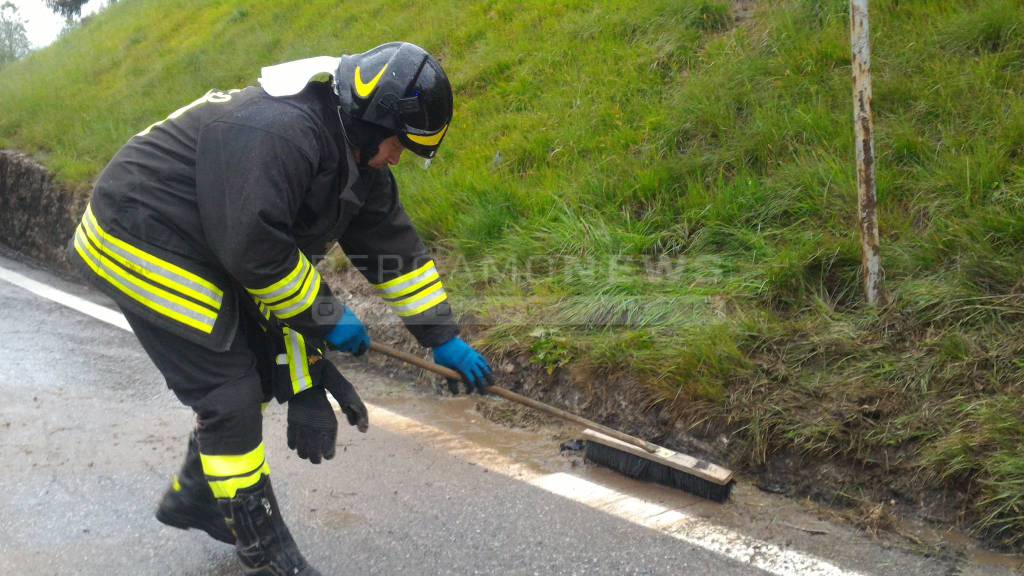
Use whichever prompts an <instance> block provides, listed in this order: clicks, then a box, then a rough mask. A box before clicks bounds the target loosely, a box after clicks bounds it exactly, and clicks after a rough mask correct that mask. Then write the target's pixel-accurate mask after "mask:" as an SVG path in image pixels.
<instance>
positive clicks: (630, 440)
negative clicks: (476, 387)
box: [370, 342, 658, 454]
mask: <svg viewBox="0 0 1024 576" xmlns="http://www.w3.org/2000/svg"><path fill="white" fill-rule="evenodd" d="M370 350H373V351H374V352H380V353H381V354H384V355H385V356H390V357H392V358H394V359H396V360H401V361H402V362H406V363H408V364H412V365H413V366H418V367H420V368H423V369H424V370H427V371H428V372H433V373H434V374H437V375H439V376H443V377H444V378H447V379H448V380H462V375H461V374H459V373H458V372H456V371H455V370H452V369H451V368H445V367H444V366H441V365H439V364H435V363H433V362H430V361H429V360H424V359H423V358H420V357H419V356H416V355H413V354H409V353H408V352H403V351H401V350H399V349H397V348H393V347H391V346H388V345H387V344H381V343H380V342H371V343H370ZM486 390H487V392H488V393H489V394H494V395H495V396H501V397H502V398H504V399H506V400H511V401H512V402H516V403H518V404H522V405H523V406H529V407H530V408H533V409H535V410H540V411H541V412H545V413H547V414H550V415H552V416H556V417H558V418H561V419H563V420H568V421H569V422H574V423H576V424H579V425H580V426H585V427H587V428H590V429H592V430H597V431H598V432H600V433H602V434H604V435H605V436H611V437H612V438H615V439H617V440H621V441H623V442H625V443H627V444H632V445H633V446H637V447H639V448H643V449H644V450H646V451H648V452H650V453H652V454H653V453H654V452H656V451H657V450H658V447H657V446H655V445H654V444H652V443H650V442H648V441H646V440H643V439H641V438H637V437H636V436H630V435H629V434H626V433H625V432H619V431H618V430H615V429H614V428H609V427H607V426H604V425H602V424H598V423H597V422H594V421H593V420H587V419H586V418H584V417H582V416H577V415H575V414H573V413H572V412H566V411H565V410H562V409H561V408H555V407H554V406H550V405H548V404H545V403H543V402H540V401H538V400H534V399H533V398H527V397H526V396H523V395H521V394H516V393H515V392H512V391H511V390H506V389H504V388H501V387H500V386H488V387H487V388H486Z"/></svg>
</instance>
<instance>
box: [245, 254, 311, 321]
mask: <svg viewBox="0 0 1024 576" xmlns="http://www.w3.org/2000/svg"><path fill="white" fill-rule="evenodd" d="M296 254H298V261H297V262H296V263H295V266H294V267H293V268H292V270H291V272H289V273H288V274H286V275H285V277H284V278H281V279H280V280H278V281H277V282H274V283H273V284H271V285H270V286H267V287H265V288H246V290H248V292H249V294H251V295H252V296H253V297H254V298H255V299H256V301H257V302H258V303H260V304H263V305H264V306H266V307H267V308H269V309H270V311H271V312H273V313H274V316H277V317H278V318H281V319H282V320H287V319H288V318H292V317H294V316H298V315H299V314H301V313H303V312H305V311H306V310H308V309H309V307H310V306H312V305H313V301H314V300H316V296H317V294H319V293H320V273H319V272H317V271H316V268H315V267H314V266H313V264H312V263H311V262H310V261H309V258H306V256H305V255H304V254H303V253H302V252H298V251H296Z"/></svg>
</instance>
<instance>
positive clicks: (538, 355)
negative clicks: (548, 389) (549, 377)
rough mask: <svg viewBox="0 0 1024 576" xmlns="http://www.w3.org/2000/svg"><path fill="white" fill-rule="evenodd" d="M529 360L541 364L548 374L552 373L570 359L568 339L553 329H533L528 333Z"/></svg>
mask: <svg viewBox="0 0 1024 576" xmlns="http://www.w3.org/2000/svg"><path fill="white" fill-rule="evenodd" d="M530 337H531V338H533V339H534V340H533V343H532V344H531V345H530V353H531V356H530V362H532V363H534V364H536V365H538V366H541V367H543V368H544V370H545V371H546V372H547V373H548V374H554V372H555V370H558V369H559V368H561V367H562V366H565V365H566V364H568V363H569V362H571V361H572V359H573V357H572V352H571V350H570V346H569V340H568V339H567V338H565V337H564V336H560V335H559V334H558V332H557V331H554V330H535V331H533V332H531V333H530Z"/></svg>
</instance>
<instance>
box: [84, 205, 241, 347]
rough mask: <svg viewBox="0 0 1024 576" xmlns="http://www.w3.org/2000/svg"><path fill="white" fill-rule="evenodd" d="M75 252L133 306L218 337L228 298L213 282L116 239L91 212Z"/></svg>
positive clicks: (86, 218) (88, 212)
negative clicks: (220, 313)
mask: <svg viewBox="0 0 1024 576" xmlns="http://www.w3.org/2000/svg"><path fill="white" fill-rule="evenodd" d="M74 246H75V251H76V252H77V253H78V255H79V256H80V257H81V258H82V261H83V262H85V264H86V265H87V266H88V267H89V268H90V269H91V270H92V271H93V272H94V273H95V274H96V275H97V276H99V277H100V278H102V279H103V280H105V281H106V282H107V283H109V284H110V285H112V286H113V287H115V288H117V289H118V290H119V291H120V292H121V293H123V294H124V295H126V296H128V297H129V298H131V299H132V300H134V301H136V302H138V303H140V304H142V305H143V306H145V307H147V308H149V309H150V310H153V311H154V312H157V313H159V314H161V315H163V316H165V317H167V318H170V319H172V320H175V321H177V322H180V323H181V324H184V325H186V326H189V327H191V328H194V329H196V330H199V331H200V332H203V333H206V334H210V333H212V332H213V329H214V325H215V324H216V322H217V314H218V311H219V310H220V307H221V303H222V301H223V292H221V290H220V289H219V288H217V287H216V286H214V285H213V284H211V283H210V282H208V281H206V280H203V279H202V278H200V277H198V276H196V275H195V274H192V273H191V272H188V271H187V270H184V269H183V268H181V267H179V266H176V265H174V264H171V263H170V262H167V261H165V260H162V259H160V258H157V257H156V256H153V255H152V254H148V253H146V252H143V251H142V250H140V249H138V248H136V247H134V246H131V245H129V244H128V243H126V242H124V241H123V240H120V239H118V238H116V237H114V236H112V235H110V234H109V233H107V232H106V231H104V230H103V228H102V227H101V226H100V224H99V222H98V221H97V220H96V217H95V216H94V215H93V214H92V210H91V209H87V210H86V212H85V216H84V217H83V218H82V222H81V223H80V224H79V225H78V228H77V229H76V230H75V237H74Z"/></svg>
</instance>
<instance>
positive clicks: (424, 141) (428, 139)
mask: <svg viewBox="0 0 1024 576" xmlns="http://www.w3.org/2000/svg"><path fill="white" fill-rule="evenodd" d="M447 131H448V125H447V124H445V125H444V128H441V129H440V130H438V131H437V132H435V133H434V134H431V135H430V136H418V135H416V134H409V133H408V132H406V134H405V137H406V138H408V139H409V140H410V141H412V142H415V143H416V144H420V145H423V146H437V145H438V144H440V143H441V138H444V133H445V132H447Z"/></svg>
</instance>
